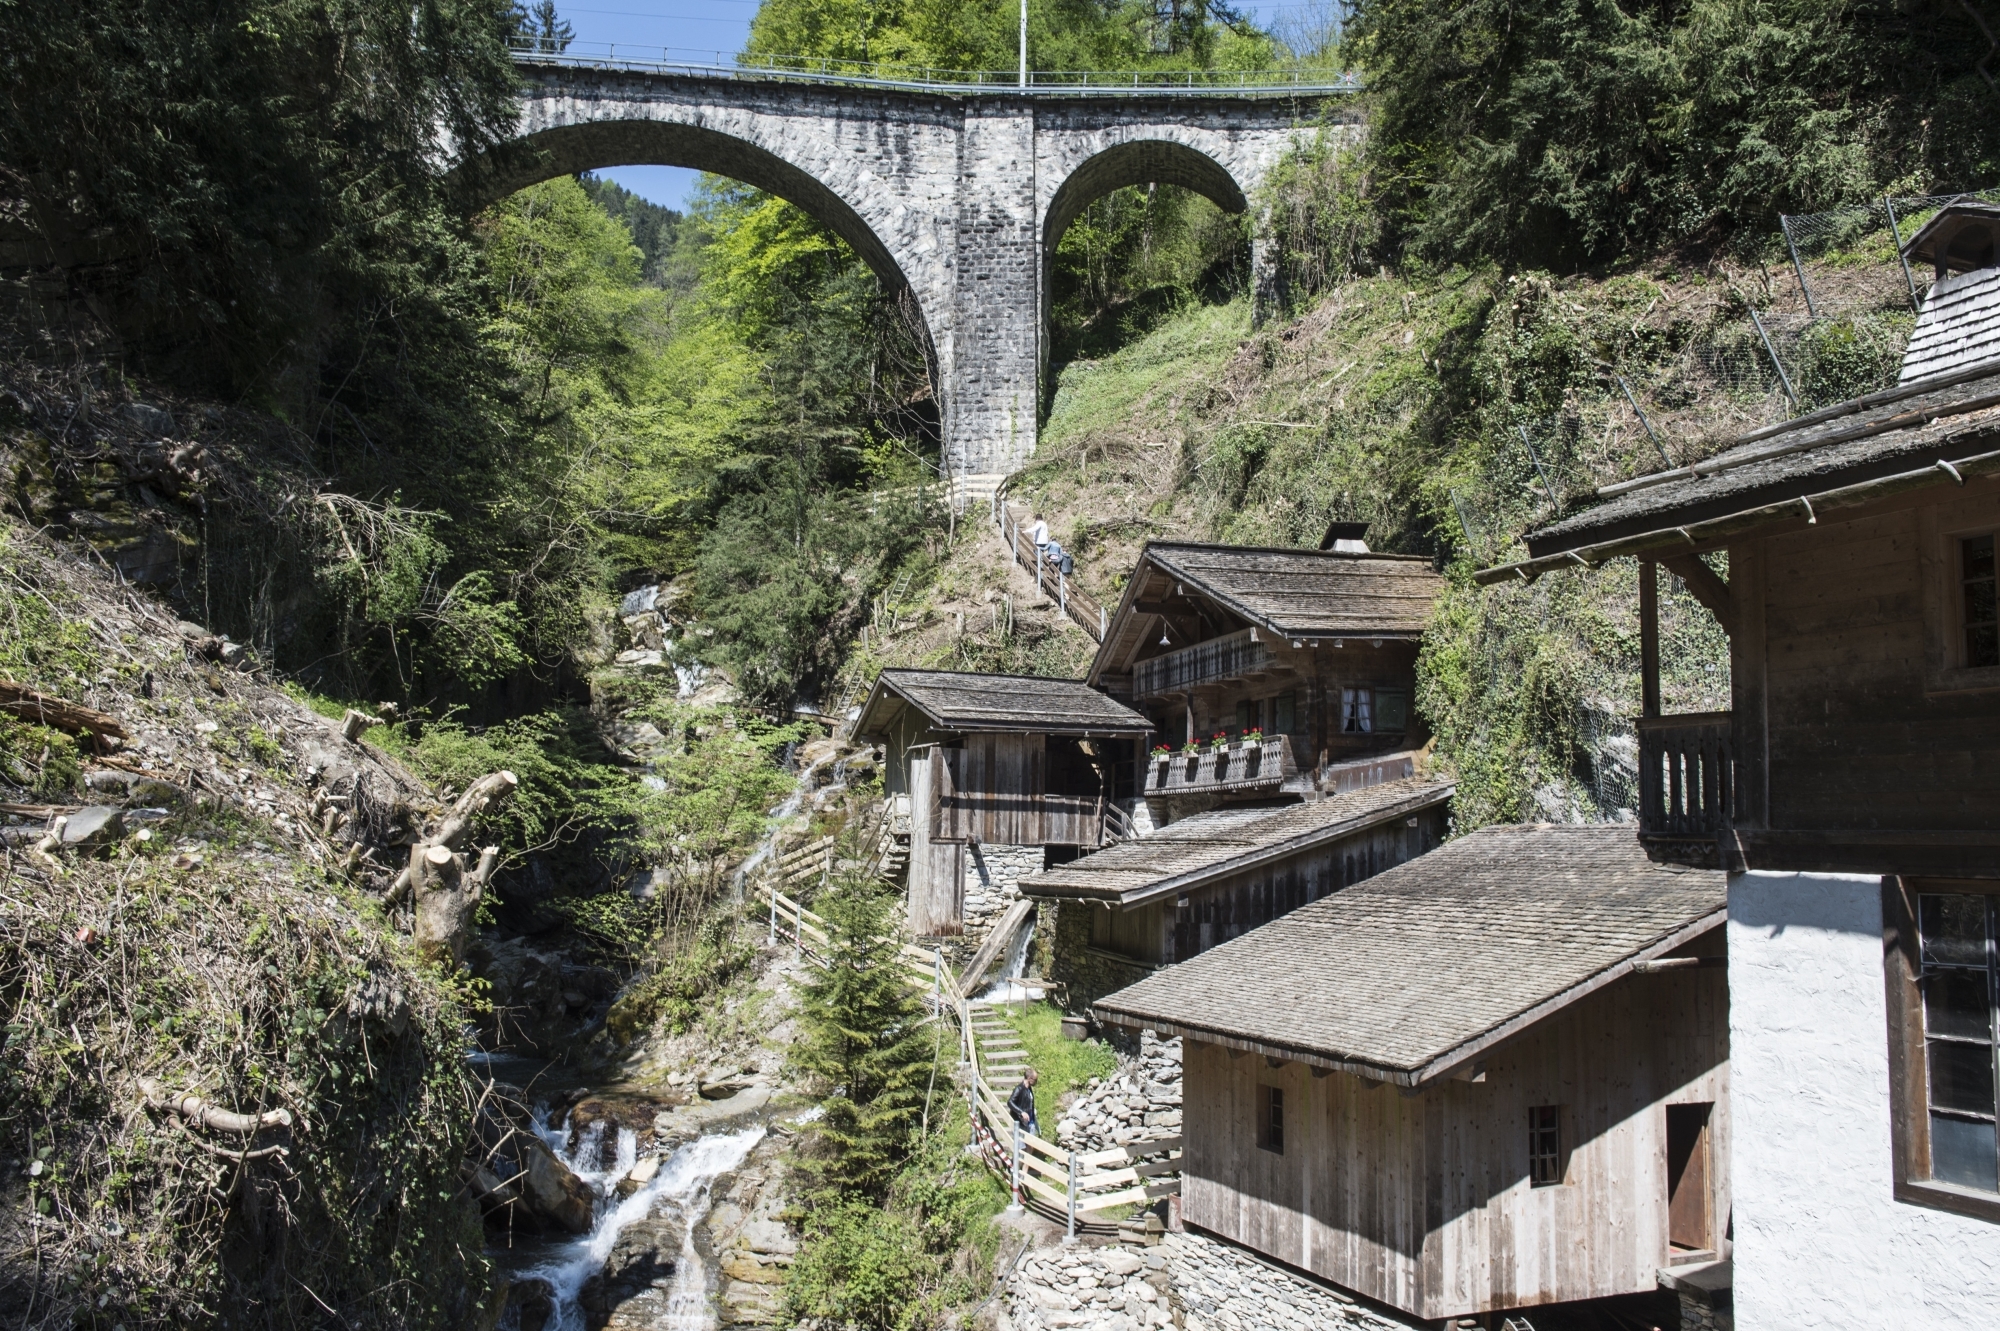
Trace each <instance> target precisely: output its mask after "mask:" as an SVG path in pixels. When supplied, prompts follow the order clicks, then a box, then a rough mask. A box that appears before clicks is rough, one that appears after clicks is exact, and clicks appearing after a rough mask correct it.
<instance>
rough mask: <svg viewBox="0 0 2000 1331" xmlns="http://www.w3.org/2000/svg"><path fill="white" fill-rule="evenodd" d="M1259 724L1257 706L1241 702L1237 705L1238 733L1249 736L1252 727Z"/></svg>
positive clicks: (1252, 703)
mask: <svg viewBox="0 0 2000 1331" xmlns="http://www.w3.org/2000/svg"><path fill="white" fill-rule="evenodd" d="M1256 724H1257V704H1256V703H1254V702H1240V703H1237V704H1236V733H1237V734H1239V735H1242V734H1247V733H1248V732H1249V730H1250V727H1252V726H1254V725H1256Z"/></svg>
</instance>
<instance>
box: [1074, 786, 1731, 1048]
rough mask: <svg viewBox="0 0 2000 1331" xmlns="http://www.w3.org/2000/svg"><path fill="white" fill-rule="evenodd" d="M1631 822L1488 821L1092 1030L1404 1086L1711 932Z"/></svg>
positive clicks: (1119, 998) (1111, 999) (1699, 889)
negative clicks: (1145, 1028)
mask: <svg viewBox="0 0 2000 1331" xmlns="http://www.w3.org/2000/svg"><path fill="white" fill-rule="evenodd" d="M1725 901H1726V891H1725V888H1724V881H1723V876H1722V874H1721V873H1719V872H1716V871H1712V870H1702V869H1684V868H1680V867H1678V866H1672V865H1659V864H1654V863H1652V862H1651V861H1649V860H1648V859H1647V858H1646V855H1645V852H1644V851H1643V850H1642V849H1641V848H1640V846H1639V843H1638V839H1637V838H1636V837H1635V836H1634V835H1633V833H1632V829H1631V828H1630V827H1621V826H1603V825H1598V826H1588V827H1548V826H1541V827H1489V828H1485V829H1483V830H1481V831H1478V832H1474V833H1472V834H1471V835H1469V836H1465V837H1461V838H1460V839H1459V840H1457V841H1454V842H1451V843H1449V844H1447V845H1445V846H1442V847H1440V848H1439V849H1437V850H1434V851H1432V852H1431V853H1430V854H1428V855H1423V856H1420V857H1418V858H1417V859H1414V860H1411V861H1409V862H1408V863H1406V864H1401V865H1398V866H1396V867H1395V868H1392V869H1388V870H1385V871H1384V872H1382V873H1380V874H1377V875H1376V876H1375V877H1373V878H1370V879H1367V880H1365V881H1363V882H1360V883H1357V884H1355V885H1354V886H1353V887H1349V888H1346V889H1345V890H1343V891H1340V892H1336V893H1334V894H1333V895H1332V896H1329V897H1323V898H1321V899H1320V900H1319V901H1316V902H1313V903H1312V904H1310V905H1307V906H1302V907H1300V908H1299V909H1298V910H1295V911H1292V912H1291V913H1290V914H1288V915H1284V916H1281V917H1280V918H1278V919H1276V920H1273V921H1272V922H1271V923H1269V924H1266V925H1264V926H1262V927H1261V928H1258V929H1254V930H1252V931H1251V932H1249V933H1247V934H1244V935H1243V936H1242V937H1240V938H1236V939H1233V940H1231V941H1229V942H1227V943H1224V944H1222V945H1221V946H1220V947H1216V948H1213V949H1211V950H1210V951H1208V952H1204V953H1202V954H1201V955H1200V956H1197V957H1195V958H1193V959H1192V960H1189V961H1185V962H1182V963H1181V964H1179V965H1177V966H1171V967H1169V968H1167V969H1166V970H1163V971H1160V972H1159V973H1157V974H1154V975H1151V976H1148V977H1147V978H1146V979H1144V980H1141V981H1140V982H1139V983H1137V984H1135V985H1132V986H1131V987H1130V988H1126V989H1121V990H1119V991H1118V992H1117V993H1115V994H1111V995H1109V996H1108V997H1105V998H1102V999H1099V1000H1098V1001H1097V1003H1096V1004H1095V1005H1094V1007H1093V1010H1094V1011H1095V1012H1097V1013H1098V1014H1099V1015H1100V1016H1101V1017H1103V1018H1104V1019H1106V1020H1110V1021H1114V1022H1120V1023H1124V1024H1130V1025H1158V1026H1162V1027H1165V1028H1172V1029H1175V1030H1179V1031H1181V1032H1184V1033H1187V1034H1190V1035H1192V1036H1193V1037H1194V1038H1197V1039H1200V1038H1203V1037H1204V1036H1207V1037H1211V1038H1222V1039H1226V1040H1234V1041H1237V1042H1240V1043H1243V1044H1245V1045H1247V1046H1253V1047H1257V1048H1261V1049H1266V1050H1269V1051H1271V1052H1273V1053H1279V1052H1282V1053H1284V1054H1285V1055H1287V1056H1290V1057H1301V1058H1304V1059H1306V1060H1307V1061H1310V1062H1315V1063H1319V1064H1322V1065H1325V1066H1330V1067H1339V1068H1345V1069H1348V1070H1352V1071H1357V1072H1363V1073H1365V1074H1367V1075H1371V1076H1376V1077H1381V1078H1385V1079H1387V1080H1391V1081H1396V1082H1400V1083H1402V1084H1404V1085H1416V1084H1420V1083H1422V1082H1425V1081H1428V1080H1430V1079H1432V1078H1434V1077H1437V1076H1440V1075H1443V1074H1445V1073H1448V1072H1449V1071H1450V1070H1451V1069H1452V1067H1453V1066H1454V1065H1456V1064H1458V1063H1462V1062H1463V1061H1464V1060H1465V1059H1466V1058H1469V1057H1471V1056H1472V1055H1473V1054H1475V1053H1477V1052H1478V1051H1479V1050H1480V1049H1481V1048H1484V1047H1485V1046H1486V1045H1488V1044H1490V1043H1496V1042H1497V1041H1498V1040H1500V1039H1504V1038H1508V1037H1511V1036H1512V1035H1513V1034H1515V1033H1516V1032H1517V1031H1518V1030H1521V1029H1525V1027H1526V1025H1528V1024H1532V1022H1534V1021H1538V1020H1540V1019H1541V1018H1542V1017H1543V1016H1546V1015H1548V1014H1549V1013H1550V1012H1553V1011H1555V1010H1557V1009H1558V1008H1559V1007H1561V1006H1562V1005H1563V1004H1565V1003H1567V1002H1571V1001H1574V999H1575V998H1576V997H1579V996H1581V994H1583V993H1585V992H1588V991H1589V990H1590V989H1591V988H1593V987H1595V985H1596V984H1597V983H1600V982H1604V981H1606V980H1608V979H1611V978H1615V977H1616V975H1618V974H1621V973H1623V972H1624V970H1625V969H1626V966H1625V963H1629V962H1630V961H1632V960H1634V959H1635V958H1639V957H1642V956H1644V955H1646V954H1648V953H1649V952H1655V951H1662V950H1665V949H1666V948H1667V947H1669V946H1671V945H1672V944H1673V943H1674V942H1675V941H1676V940H1677V939H1679V938H1682V937H1685V936H1687V935H1688V934H1689V933H1690V931H1691V930H1694V929H1696V928H1697V927H1699V928H1706V927H1709V925H1710V924H1712V923H1719V922H1720V920H1721V918H1722V915H1721V913H1722V912H1723V910H1724V906H1725Z"/></svg>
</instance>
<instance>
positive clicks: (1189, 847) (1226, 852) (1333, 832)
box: [1021, 777, 1454, 908]
mask: <svg viewBox="0 0 2000 1331" xmlns="http://www.w3.org/2000/svg"><path fill="white" fill-rule="evenodd" d="M1453 789H1454V787H1453V785H1452V783H1451V782H1448V781H1434V780H1430V779H1429V778H1425V777H1410V778H1406V779H1404V780H1401V781H1389V782H1385V783H1383V784H1381V785H1375V786H1363V787H1361V788H1360V789H1357V790H1350V791H1345V792H1343V793H1341V794H1338V795H1329V796H1327V797H1326V798H1324V799H1318V800H1311V801H1308V802H1306V803H1304V804H1295V805H1292V806H1290V807H1288V808H1283V809H1217V810H1214V811H1212V812H1209V813H1200V814H1196V815H1194V816H1193V817H1191V818H1183V819H1182V820H1180V821H1179V822H1176V823H1170V824H1168V825H1167V826H1166V827H1164V828H1162V829H1161V830H1160V831H1158V832H1155V833H1154V834H1153V835H1151V836H1148V837H1142V838H1140V839H1139V840H1137V841H1125V842H1121V843H1119V844H1118V845H1115V846H1109V847H1106V848H1105V849H1103V850H1100V851H1097V852H1095V853H1093V854H1090V855H1085V856H1084V857H1083V858H1081V859H1077V860H1072V861H1071V862H1070V863H1068V864H1064V865H1060V866H1058V867H1057V868H1054V869H1050V870H1048V871H1047V872H1046V873H1040V874H1035V875H1033V876H1032V877H1028V878H1023V879H1022V880H1021V892H1022V894H1023V895H1025V896H1031V897H1053V898H1067V899H1069V900H1083V901H1103V902H1108V903H1112V904H1116V905H1118V906H1119V907H1121V908H1130V907H1133V906H1140V905H1144V904H1145V903H1147V902H1149V901H1153V900H1156V899H1158V898H1160V897H1164V896H1168V895H1171V894H1173V893H1177V892H1185V891H1187V890H1188V889H1190V888H1194V887H1200V886H1201V885H1202V884H1204V883H1211V882H1214V881H1216V880H1218V879H1221V878H1226V877H1228V876H1229V875H1231V874H1236V873H1241V872H1243V871H1245V870H1247V869H1252V868H1255V867H1257V866H1258V865H1262V864H1268V863H1271V862H1272V861H1275V860H1284V859H1289V858H1291V857H1292V856H1295V855H1300V854H1304V853H1305V852H1307V851H1309V850H1311V849H1312V848H1313V847H1315V846H1320V845H1324V844H1326V843H1327V842H1329V841H1337V840H1339V839H1340V838H1342V837H1345V836H1351V835H1352V834H1354V833H1356V832H1360V831H1364V830H1366V829H1367V828H1370V827H1374V826H1376V825H1378V824H1383V823H1390V822H1395V821H1398V820H1400V819H1402V818H1405V817H1408V816H1409V815H1411V814H1413V813H1416V812H1418V811H1419V810H1421V809H1428V808H1430V807H1432V806H1433V805H1438V804H1442V803H1444V802H1445V801H1446V800H1448V799H1450V798H1451V794H1452V790H1453Z"/></svg>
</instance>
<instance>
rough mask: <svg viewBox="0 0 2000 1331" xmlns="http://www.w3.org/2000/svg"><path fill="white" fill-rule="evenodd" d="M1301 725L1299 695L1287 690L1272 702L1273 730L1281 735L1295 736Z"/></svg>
mask: <svg viewBox="0 0 2000 1331" xmlns="http://www.w3.org/2000/svg"><path fill="white" fill-rule="evenodd" d="M1298 724H1299V695H1298V693H1297V692H1296V691H1294V690H1291V689H1287V690H1286V691H1285V692H1283V693H1281V694H1279V695H1278V696H1277V697H1275V698H1273V699H1272V700H1271V729H1272V730H1274V731H1276V732H1277V733H1278V734H1280V735H1290V734H1294V733H1296V732H1297V730H1298Z"/></svg>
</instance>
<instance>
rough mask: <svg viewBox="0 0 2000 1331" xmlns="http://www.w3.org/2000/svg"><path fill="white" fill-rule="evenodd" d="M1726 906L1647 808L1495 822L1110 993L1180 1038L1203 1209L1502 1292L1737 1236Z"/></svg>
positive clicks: (1410, 1310)
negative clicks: (1660, 838)
mask: <svg viewBox="0 0 2000 1331" xmlns="http://www.w3.org/2000/svg"><path fill="white" fill-rule="evenodd" d="M1725 918H1726V910H1725V906H1724V885H1723V876H1722V875H1721V874H1720V873H1718V872H1714V871H1704V870H1688V869H1684V868H1681V867H1679V866H1663V865H1659V864H1655V863H1653V862H1652V861H1650V860H1648V859H1647V857H1646V856H1645V854H1644V853H1643V852H1642V851H1641V849H1640V847H1639V846H1638V844H1637V843H1636V842H1635V841H1634V840H1633V838H1632V835H1631V833H1630V831H1629V830H1622V829H1620V828H1617V827H1607V826H1589V827H1548V826H1542V827H1490V828H1486V829H1484V830H1482V831H1479V832H1475V833H1473V834H1471V835H1469V836H1466V837H1462V838H1460V839H1459V840H1457V841H1454V842H1451V843H1449V844H1447V845H1445V846H1443V847H1441V848H1439V849H1437V850H1434V851H1431V852H1430V853H1429V854H1426V855H1423V856H1420V857H1418V858H1416V859H1413V860H1411V861H1410V862H1408V863H1406V864H1403V865H1399V866H1397V867H1394V868H1391V869H1387V870H1385V871H1384V872H1382V873H1380V874H1378V875H1376V876H1375V877H1373V878H1371V879H1368V880H1367V881H1366V882H1362V883H1358V884H1356V885H1355V886H1352V887H1349V888H1347V889H1346V890H1345V891H1341V892H1337V893H1334V894H1333V895H1331V896H1329V897H1326V898H1324V899H1323V900H1320V901H1315V902H1312V903H1310V904H1307V905H1304V906H1301V907H1300V908H1299V909H1297V910H1295V911H1292V912H1291V913H1290V914H1287V915H1284V916H1282V917H1280V918H1278V919H1276V920H1274V921H1273V922H1271V923H1270V924H1267V925H1264V926H1263V927H1261V928H1258V929H1255V930H1253V931H1251V932H1250V933H1247V934H1244V935H1243V936H1242V937H1240V938H1236V939H1233V940H1231V941H1229V942H1226V943H1223V944H1221V945H1220V946H1218V947H1216V948H1214V949H1212V950H1210V951H1207V952H1204V953H1202V954H1201V955H1200V956H1197V957H1195V958H1193V959H1192V960H1190V961H1186V962H1183V963H1181V964H1180V965H1178V966H1175V967H1173V968H1172V969H1170V970H1165V971H1162V972H1160V973H1158V974H1156V975H1153V976H1151V977H1149V978H1147V979H1145V980H1142V981H1140V982H1139V983H1137V984H1135V985H1133V986H1131V987H1130V988H1128V989H1124V990H1121V991H1119V992H1117V993H1114V994H1111V995H1109V996H1108V997H1105V998H1103V999H1100V1000H1099V1001H1098V1002H1097V1003H1096V1004H1095V1005H1094V1008H1093V1011H1094V1012H1095V1014H1096V1015H1097V1016H1098V1018H1099V1019H1100V1020H1102V1021H1106V1022H1114V1023H1120V1024H1124V1025H1127V1026H1133V1027H1142V1028H1149V1029H1152V1030H1154V1031H1156V1032H1158V1033H1160V1034H1162V1035H1168V1036H1176V1035H1177V1036H1181V1037H1183V1039H1184V1041H1185V1043H1184V1045H1183V1055H1182V1057H1183V1068H1184V1071H1183V1082H1182V1087H1183V1103H1182V1115H1183V1118H1182V1136H1183V1142H1184V1145H1183V1151H1182V1159H1181V1178H1182V1182H1181V1195H1182V1215H1183V1218H1184V1219H1185V1220H1186V1222H1187V1223H1188V1224H1189V1225H1191V1226H1194V1227H1198V1228H1200V1229H1203V1230H1207V1231H1209V1232H1211V1233H1214V1234H1218V1235H1221V1236H1223V1237H1225V1238H1228V1239H1231V1240H1234V1241H1235V1242H1238V1243H1241V1244H1244V1245H1245V1246H1247V1247H1249V1248H1252V1249H1254V1250H1256V1251H1257V1252H1260V1253H1263V1254H1265V1255H1267V1256H1269V1257H1271V1258H1274V1259H1276V1260H1278V1261H1281V1262H1285V1263H1288V1264H1290V1265H1292V1266H1294V1267H1298V1268H1300V1269H1303V1270H1306V1271H1309V1272H1312V1273H1314V1274H1316V1275H1319V1276H1321V1277H1323V1278H1325V1279H1327V1280H1329V1281H1332V1282H1333V1283H1335V1284H1337V1285H1340V1286H1343V1287H1345V1288H1346V1289H1348V1290H1351V1291H1354V1292H1355V1293H1358V1294H1361V1295H1365V1296H1366V1297H1368V1298H1370V1299H1375V1300H1379V1301H1380V1302H1382V1303H1386V1304H1389V1305H1391V1306H1392V1307H1395V1308H1397V1309H1399V1310H1401V1311H1402V1312H1404V1313H1406V1314H1409V1315H1411V1316H1413V1317H1417V1318H1425V1319H1443V1318H1458V1317H1467V1316H1481V1317H1484V1315H1486V1314H1494V1313H1498V1312H1501V1311H1504V1310H1508V1309H1520V1308H1533V1307H1538V1306H1541V1305H1546V1304H1551V1303H1567V1302H1572V1301H1576V1300H1584V1299H1598V1298H1605V1297H1609V1296H1615V1295H1626V1294H1636V1293H1645V1292H1648V1291H1653V1290H1656V1289H1657V1288H1658V1282H1659V1273H1660V1269H1661V1268H1668V1269H1673V1268H1675V1267H1677V1266H1681V1265H1683V1264H1693V1263H1698V1262H1704V1261H1707V1260H1710V1259H1713V1258H1717V1257H1723V1258H1726V1257H1727V1255H1728V1252H1729V1245H1730V1208H1731V1197H1730V1184H1729V1171H1728V1169H1727V1161H1728V1160H1729V1158H1730V1149H1731V1146H1730V1112H1729V1077H1730V1072H1729V1025H1728V998H1727V992H1726V989H1725V984H1724V976H1723V971H1722V969H1721V968H1720V964H1719V963H1720V962H1721V960H1722V956H1723V952H1724V937H1723V924H1724V920H1725ZM1486 1324H1488V1325H1497V1324H1498V1322H1497V1319H1486Z"/></svg>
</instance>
